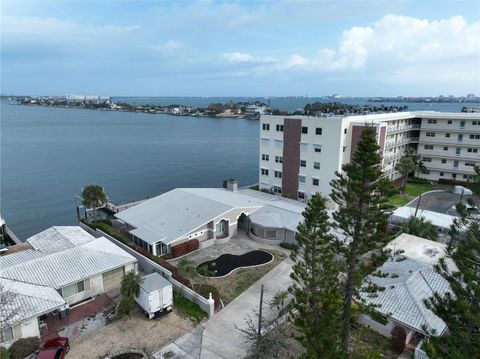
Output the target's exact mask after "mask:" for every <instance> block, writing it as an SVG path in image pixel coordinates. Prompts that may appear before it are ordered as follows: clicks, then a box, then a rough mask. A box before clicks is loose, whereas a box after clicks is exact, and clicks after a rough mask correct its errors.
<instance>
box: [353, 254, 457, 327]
mask: <svg viewBox="0 0 480 359" xmlns="http://www.w3.org/2000/svg"><path fill="white" fill-rule="evenodd" d="M379 270H380V272H382V273H387V274H389V275H388V277H385V278H384V277H379V276H374V275H370V276H369V277H368V278H369V280H370V281H371V282H372V283H374V284H376V285H378V286H380V287H384V288H385V289H384V290H381V291H378V292H376V293H375V294H374V295H371V294H369V293H366V292H361V293H360V295H361V297H362V298H363V299H364V300H365V301H366V303H368V304H375V305H379V307H378V308H376V310H377V311H378V312H380V313H382V314H384V315H386V316H390V317H391V318H392V319H394V320H395V321H397V322H400V323H403V324H405V325H407V326H409V327H411V328H413V329H415V330H416V331H418V332H421V333H424V330H423V326H424V325H425V326H426V327H427V328H428V331H435V332H436V333H437V334H438V335H440V334H441V333H443V331H444V330H445V328H446V324H445V322H444V321H443V320H442V319H440V318H439V317H437V316H436V315H435V314H433V312H432V311H430V310H429V309H427V307H426V306H425V304H424V303H423V300H424V299H427V298H429V297H431V296H432V295H433V293H434V292H438V293H440V294H442V295H443V294H445V293H446V292H448V291H449V290H450V286H449V284H448V282H447V281H446V280H445V279H444V278H443V277H442V276H440V275H439V274H438V273H436V272H435V270H434V269H433V268H432V266H430V265H429V264H426V263H423V262H420V261H417V260H414V259H411V258H407V259H406V260H403V261H396V260H393V261H392V260H388V261H387V262H385V263H384V264H383V265H382V266H381V267H380V268H379Z"/></svg>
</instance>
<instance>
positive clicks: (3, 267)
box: [0, 226, 136, 345]
mask: <svg viewBox="0 0 480 359" xmlns="http://www.w3.org/2000/svg"><path fill="white" fill-rule="evenodd" d="M26 243H27V244H28V245H29V248H27V249H25V250H23V251H20V252H16V253H12V254H7V255H3V256H0V284H1V288H0V289H1V291H2V294H4V295H5V296H6V297H7V299H8V300H6V301H7V303H8V304H7V305H4V306H2V307H1V308H0V318H1V319H2V320H0V323H1V325H2V328H1V332H2V335H1V338H0V339H1V342H2V343H1V344H2V345H9V344H10V343H11V342H12V341H14V340H15V339H18V338H21V337H28V336H39V335H40V329H39V317H40V316H43V315H46V314H49V313H52V312H58V311H66V310H67V309H68V308H69V306H71V305H74V304H77V303H80V302H82V301H85V300H87V299H89V298H93V297H95V296H97V295H99V294H101V293H104V292H109V291H112V290H115V289H118V288H119V286H120V284H121V281H122V279H123V276H124V274H125V273H126V272H129V271H132V270H136V259H135V258H134V257H133V256H131V255H130V254H128V253H127V252H125V251H124V250H122V249H121V248H119V247H118V246H116V245H115V244H113V243H111V242H110V241H109V240H107V239H106V238H104V237H100V238H95V237H93V236H91V235H90V234H88V233H87V232H85V231H84V230H83V229H81V228H80V227H76V226H71V227H51V228H49V229H47V230H45V231H43V232H41V233H38V234H37V235H34V236H33V237H30V238H29V239H27V241H26ZM7 253H8V251H7ZM66 312H68V311H66ZM66 312H65V313H66ZM12 313H14V315H12Z"/></svg>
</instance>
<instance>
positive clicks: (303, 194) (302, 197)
mask: <svg viewBox="0 0 480 359" xmlns="http://www.w3.org/2000/svg"><path fill="white" fill-rule="evenodd" d="M298 198H299V199H305V192H300V191H298Z"/></svg>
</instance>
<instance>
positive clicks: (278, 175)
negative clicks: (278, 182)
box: [273, 171, 282, 178]
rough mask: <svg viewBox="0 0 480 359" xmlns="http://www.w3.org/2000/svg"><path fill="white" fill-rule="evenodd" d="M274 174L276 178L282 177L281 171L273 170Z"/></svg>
mask: <svg viewBox="0 0 480 359" xmlns="http://www.w3.org/2000/svg"><path fill="white" fill-rule="evenodd" d="M273 175H274V176H275V178H282V172H280V171H273Z"/></svg>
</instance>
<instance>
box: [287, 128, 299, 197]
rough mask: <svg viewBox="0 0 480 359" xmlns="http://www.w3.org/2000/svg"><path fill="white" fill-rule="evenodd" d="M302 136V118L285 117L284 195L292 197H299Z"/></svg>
mask: <svg viewBox="0 0 480 359" xmlns="http://www.w3.org/2000/svg"><path fill="white" fill-rule="evenodd" d="M301 136H302V120H300V119H294V118H285V119H284V120H283V167H282V172H283V173H282V195H283V197H287V198H292V199H298V174H299V170H300V140H301Z"/></svg>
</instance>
